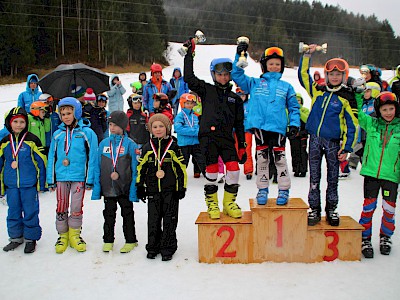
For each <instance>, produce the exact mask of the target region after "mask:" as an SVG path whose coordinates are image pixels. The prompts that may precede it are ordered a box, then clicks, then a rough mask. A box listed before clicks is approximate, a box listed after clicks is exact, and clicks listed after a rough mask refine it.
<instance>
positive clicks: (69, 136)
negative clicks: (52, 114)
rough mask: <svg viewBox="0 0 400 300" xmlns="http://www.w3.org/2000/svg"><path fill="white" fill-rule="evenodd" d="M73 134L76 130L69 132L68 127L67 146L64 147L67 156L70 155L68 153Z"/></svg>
mask: <svg viewBox="0 0 400 300" xmlns="http://www.w3.org/2000/svg"><path fill="white" fill-rule="evenodd" d="M73 134H74V129H72V130H69V127H68V126H67V132H66V134H65V145H64V150H65V155H68V152H69V150H70V148H71V143H72V135H73Z"/></svg>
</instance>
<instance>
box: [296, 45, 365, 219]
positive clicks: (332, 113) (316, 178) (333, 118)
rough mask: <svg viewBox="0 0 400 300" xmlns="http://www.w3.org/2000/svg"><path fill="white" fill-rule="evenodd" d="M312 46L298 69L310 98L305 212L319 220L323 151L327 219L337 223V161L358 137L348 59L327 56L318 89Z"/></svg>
mask: <svg viewBox="0 0 400 300" xmlns="http://www.w3.org/2000/svg"><path fill="white" fill-rule="evenodd" d="M315 48H316V45H315V44H312V45H310V50H309V52H308V53H305V54H304V55H303V56H302V57H301V59H300V64H299V71H298V76H299V81H300V84H301V85H302V86H303V87H304V88H305V89H306V91H307V93H308V95H309V96H310V97H311V99H312V102H311V109H310V114H309V116H308V120H307V124H306V129H307V131H308V132H309V134H310V141H309V167H310V191H309V194H308V203H309V205H310V208H311V211H310V212H309V214H308V225H310V226H313V225H316V224H317V223H319V222H320V221H321V193H320V181H321V163H322V157H323V156H324V155H325V159H326V162H327V168H328V172H327V182H328V187H327V190H326V205H325V212H326V217H327V221H328V223H329V224H330V225H331V226H338V225H339V223H340V217H339V214H338V213H337V212H336V208H337V205H338V202H339V196H338V181H339V179H338V178H339V162H340V161H343V160H345V159H346V157H347V154H348V153H351V152H352V151H353V146H354V144H355V142H356V140H357V134H356V127H357V119H356V118H355V117H354V114H353V112H352V108H351V106H350V104H349V101H348V100H347V98H345V97H347V96H348V94H347V91H346V90H345V87H346V86H345V84H346V82H347V77H348V74H349V66H348V64H347V62H346V61H345V60H343V59H340V58H333V59H330V60H328V61H327V62H326V64H325V68H324V69H325V80H326V86H324V87H323V88H322V89H319V88H318V86H317V84H316V83H315V82H314V81H313V80H312V77H311V76H310V73H309V68H310V59H311V54H312V53H313V52H315ZM342 89H343V90H344V91H342ZM353 96H354V93H353ZM341 140H342V143H341V142H340V141H341Z"/></svg>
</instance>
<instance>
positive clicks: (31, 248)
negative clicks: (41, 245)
mask: <svg viewBox="0 0 400 300" xmlns="http://www.w3.org/2000/svg"><path fill="white" fill-rule="evenodd" d="M35 249H36V241H28V242H25V249H24V253H33V252H35Z"/></svg>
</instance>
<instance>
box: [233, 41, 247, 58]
mask: <svg viewBox="0 0 400 300" xmlns="http://www.w3.org/2000/svg"><path fill="white" fill-rule="evenodd" d="M248 48H249V45H248V44H247V43H243V42H241V43H239V44H238V45H237V48H236V53H237V54H239V55H241V54H242V52H243V51H244V53H246V52H247V49H248Z"/></svg>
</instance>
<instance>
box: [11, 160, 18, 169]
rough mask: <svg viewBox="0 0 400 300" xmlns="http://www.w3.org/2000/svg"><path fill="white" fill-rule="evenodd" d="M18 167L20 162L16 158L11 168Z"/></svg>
mask: <svg viewBox="0 0 400 300" xmlns="http://www.w3.org/2000/svg"><path fill="white" fill-rule="evenodd" d="M17 167H18V163H17V162H16V161H15V160H14V161H13V162H12V163H11V168H13V169H16V168H17Z"/></svg>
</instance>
